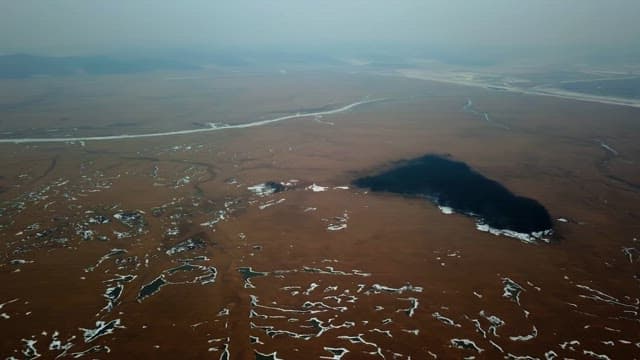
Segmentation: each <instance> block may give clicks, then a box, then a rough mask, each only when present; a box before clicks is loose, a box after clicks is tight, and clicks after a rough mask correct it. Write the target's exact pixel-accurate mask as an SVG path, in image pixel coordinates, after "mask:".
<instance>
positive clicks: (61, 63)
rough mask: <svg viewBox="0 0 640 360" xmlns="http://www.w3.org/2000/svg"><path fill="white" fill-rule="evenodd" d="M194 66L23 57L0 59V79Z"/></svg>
mask: <svg viewBox="0 0 640 360" xmlns="http://www.w3.org/2000/svg"><path fill="white" fill-rule="evenodd" d="M190 69H198V67H197V66H194V65H191V64H187V63H182V62H179V61H174V60H158V59H136V60H131V59H127V60H125V59H116V58H112V57H108V56H67V57H51V56H37V55H27V54H14V55H3V56H0V78H4V79H20V78H27V77H32V76H65V75H76V74H94V75H102V74H104V75H106V74H130V73H138V72H145V71H153V70H190Z"/></svg>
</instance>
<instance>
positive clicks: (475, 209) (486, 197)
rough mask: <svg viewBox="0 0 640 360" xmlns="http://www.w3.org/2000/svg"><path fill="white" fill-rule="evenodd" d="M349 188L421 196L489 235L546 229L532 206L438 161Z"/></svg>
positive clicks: (404, 165)
mask: <svg viewBox="0 0 640 360" xmlns="http://www.w3.org/2000/svg"><path fill="white" fill-rule="evenodd" d="M353 184H354V185H356V186H358V187H362V188H369V189H371V191H374V192H390V193H396V194H402V195H409V196H424V197H427V198H428V199H430V200H431V201H433V202H434V203H436V204H437V205H439V206H447V207H450V208H452V209H453V210H455V211H456V212H459V213H463V214H467V215H471V216H474V217H477V218H479V219H480V221H481V222H482V223H483V224H486V225H489V226H490V227H492V228H495V229H502V230H511V231H515V232H518V233H534V232H539V231H545V230H549V229H551V228H552V221H551V217H550V216H549V213H548V212H547V210H546V209H545V208H544V207H543V206H542V205H541V204H540V203H538V202H537V201H535V200H533V199H529V198H525V197H522V196H518V195H515V194H513V193H511V192H510V191H509V190H508V189H507V188H505V187H504V186H502V185H501V184H500V183H498V182H496V181H494V180H491V179H488V178H486V177H484V176H483V175H482V174H480V173H478V172H476V171H475V170H473V169H471V168H470V167H469V166H468V165H466V164H465V163H462V162H459V161H454V160H451V159H448V158H445V157H442V156H438V155H425V156H422V157H419V158H416V159H411V160H408V161H404V162H401V163H399V164H398V165H396V166H395V167H393V168H392V169H390V170H387V171H384V172H382V173H379V174H376V175H372V176H366V177H362V178H359V179H357V180H355V181H354V182H353Z"/></svg>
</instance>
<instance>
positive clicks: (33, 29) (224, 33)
mask: <svg viewBox="0 0 640 360" xmlns="http://www.w3.org/2000/svg"><path fill="white" fill-rule="evenodd" d="M639 17H640V0H441V1H435V0H412V1H411V0H407V1H402V0H366V1H355V0H354V1H349V0H322V1H321V0H317V1H307V0H253V1H250V0H228V1H217V0H179V1H178V0H175V1H174V0H171V1H169V0H148V1H147V0H0V52H4V53H7V52H15V51H22V52H37V53H55V54H64V53H92V52H98V53H99V52H108V51H112V50H119V49H126V48H136V47H143V48H170V47H208V48H224V47H229V46H233V47H240V48H251V47H279V48H283V49H284V48H287V47H296V46H301V45H305V46H314V45H319V46H331V45H335V44H358V43H398V44H407V45H412V46H413V45H416V46H426V45H447V46H453V47H465V46H477V45H479V46H512V45H518V46H538V45H544V46H558V45H560V46H564V45H579V46H601V45H610V46H613V47H615V46H622V45H627V44H638V45H640V21H639V20H638V18H639Z"/></svg>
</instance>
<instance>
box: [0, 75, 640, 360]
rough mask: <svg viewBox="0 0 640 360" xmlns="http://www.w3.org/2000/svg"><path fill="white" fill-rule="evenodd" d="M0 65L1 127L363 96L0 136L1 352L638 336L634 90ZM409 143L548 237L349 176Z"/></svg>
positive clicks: (618, 352)
mask: <svg viewBox="0 0 640 360" xmlns="http://www.w3.org/2000/svg"><path fill="white" fill-rule="evenodd" d="M0 87H2V89H3V92H2V94H3V95H2V97H0V126H1V129H2V131H1V132H2V133H3V135H2V138H21V137H48V136H49V137H61V136H69V137H74V136H104V135H119V134H142V133H147V132H158V131H174V130H183V129H191V128H198V127H206V126H209V125H208V124H209V123H215V124H238V123H244V122H252V121H256V120H261V119H269V118H275V117H278V116H284V115H288V114H296V113H305V112H317V111H323V110H330V109H335V108H339V107H341V106H344V105H347V104H350V103H353V102H356V101H360V100H365V99H378V98H383V99H385V101H380V102H376V103H368V104H364V105H362V106H357V107H354V108H353V109H350V110H348V111H345V112H342V113H337V114H332V115H326V116H312V117H301V118H297V119H292V120H286V121H282V122H278V123H273V124H268V125H265V126H259V127H250V128H243V129H227V130H224V131H216V132H210V133H199V134H192V135H176V136H167V137H159V138H146V139H128V140H111V141H87V142H78V141H75V142H69V143H38V144H28V143H25V144H0V164H2V168H1V169H2V170H1V172H0V239H1V240H0V242H1V245H2V251H1V252H0V284H2V289H3V290H2V291H1V292H0V354H1V355H2V356H3V357H15V358H18V359H22V358H34V357H36V354H41V355H42V357H43V358H55V357H56V356H59V355H61V354H62V356H61V358H73V357H76V356H77V357H80V358H82V357H86V358H104V359H107V358H167V359H170V358H216V359H218V358H220V359H224V358H225V356H227V358H229V359H255V358H257V357H259V356H260V354H262V355H263V356H265V357H266V358H273V359H275V358H281V359H314V358H326V359H364V358H371V359H376V358H386V359H408V358H409V356H410V357H411V358H412V359H423V358H432V357H434V356H437V358H443V359H449V358H450V359H459V358H462V357H465V356H475V357H476V358H487V359H493V358H502V357H507V356H509V354H511V355H512V357H513V358H517V357H518V356H523V357H524V356H531V357H534V358H541V359H543V358H549V359H552V358H554V355H555V356H557V357H558V358H564V357H568V358H589V357H594V358H595V357H596V356H607V357H608V358H612V359H617V358H633V357H638V356H639V355H640V315H639V314H640V313H639V312H640V267H639V266H640V265H639V263H640V165H639V164H638V161H639V159H640V143H638V141H637V139H638V134H639V133H640V122H638V119H639V118H640V109H636V108H632V107H624V106H614V105H605V104H597V103H588V102H582V101H574V100H567V99H557V98H552V97H540V96H530V95H523V94H515V93H505V92H500V91H490V90H485V89H481V88H477V87H464V86H458V85H447V84H443V83H437V82H430V81H423V80H413V79H406V78H401V77H391V76H377V75H370V74H364V73H362V74H360V73H352V74H346V73H340V72H337V71H336V72H326V73H324V72H303V71H290V72H289V73H287V74H280V73H275V72H274V73H266V72H264V71H263V72H256V73H252V74H245V73H227V72H222V71H214V70H207V71H201V72H188V73H148V74H144V75H128V76H103V77H100V76H95V77H94V76H78V77H69V78H64V77H60V78H37V79H29V80H21V81H17V80H3V81H0ZM7 89H11V91H9V90H7ZM469 100H471V102H469ZM469 104H472V106H473V109H474V111H469V106H468V105H469ZM484 114H486V115H487V116H484ZM425 154H440V155H446V156H448V157H450V158H451V159H454V160H456V161H461V162H464V163H465V164H467V165H469V166H470V167H471V168H473V169H475V170H477V171H478V172H480V173H481V174H482V175H483V176H486V177H487V178H489V179H492V180H495V181H497V182H499V183H500V184H501V185H503V186H504V187H505V188H507V189H509V191H511V192H513V193H514V194H517V195H519V196H523V197H527V198H530V199H534V200H535V201H537V202H539V203H540V204H541V205H543V206H544V208H546V209H547V211H548V212H549V214H550V215H551V218H552V219H553V228H554V234H553V237H552V241H551V242H550V243H545V242H534V243H525V242H522V241H519V240H518V239H514V238H511V237H507V236H496V235H493V234H490V233H487V232H481V231H478V230H476V224H475V220H474V219H473V218H470V217H468V216H464V215H460V214H455V213H454V214H450V215H448V214H443V213H442V212H441V210H440V209H439V208H438V207H437V206H435V205H434V204H433V203H431V202H429V201H426V200H425V199H422V198H408V197H403V196H399V195H394V194H390V193H374V192H369V191H367V190H366V189H362V188H357V187H353V186H352V185H351V184H352V182H353V181H354V180H355V179H357V178H360V177H363V176H368V175H371V174H375V173H378V172H380V171H381V170H384V169H388V168H389V166H391V165H392V164H393V163H394V162H397V161H399V160H407V159H413V158H417V157H420V156H423V155H425ZM268 182H275V183H280V184H282V186H281V187H280V186H278V187H277V189H276V190H277V191H273V192H270V191H262V192H261V191H258V190H255V189H265V187H260V184H264V183H268ZM255 185H259V186H257V187H255V188H253V189H254V191H251V190H250V189H248V188H249V187H253V186H255ZM266 188H268V186H267V187H266ZM247 274H249V275H250V276H247ZM158 279H161V280H158ZM154 281H155V283H154ZM160 283H162V286H155V285H158V284H160ZM149 284H154V286H151V287H147V286H149ZM143 289H144V291H143ZM276 354H277V355H276ZM607 357H601V358H602V359H606V358H607Z"/></svg>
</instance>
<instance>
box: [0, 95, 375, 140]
mask: <svg viewBox="0 0 640 360" xmlns="http://www.w3.org/2000/svg"><path fill="white" fill-rule="evenodd" d="M383 100H385V99H372V100H363V101H357V102H354V103H351V104H349V105H345V106H343V107H340V108H336V109H332V110H326V111H317V112H310V113H296V114H293V115H286V116H281V117H278V118H275V119H267V120H260V121H254V122H250V123H244V124H235V125H222V126H212V127H210V128H202V129H189V130H176V131H166V132H157V133H147V134H131V135H129V134H122V135H108V136H85V137H64V138H15V139H0V144H7V143H13V144H29V143H54V142H74V141H107V140H125V139H140V138H150V137H160V136H172V135H187V134H195V133H203V132H210V131H220V130H228V129H244V128H249V127H255V126H264V125H268V124H272V123H276V122H280V121H285V120H291V119H299V118H305V117H312V116H324V115H333V114H338V113H341V112H345V111H348V110H351V109H353V108H355V107H357V106H361V105H364V104H370V103H374V102H379V101H383Z"/></svg>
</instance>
